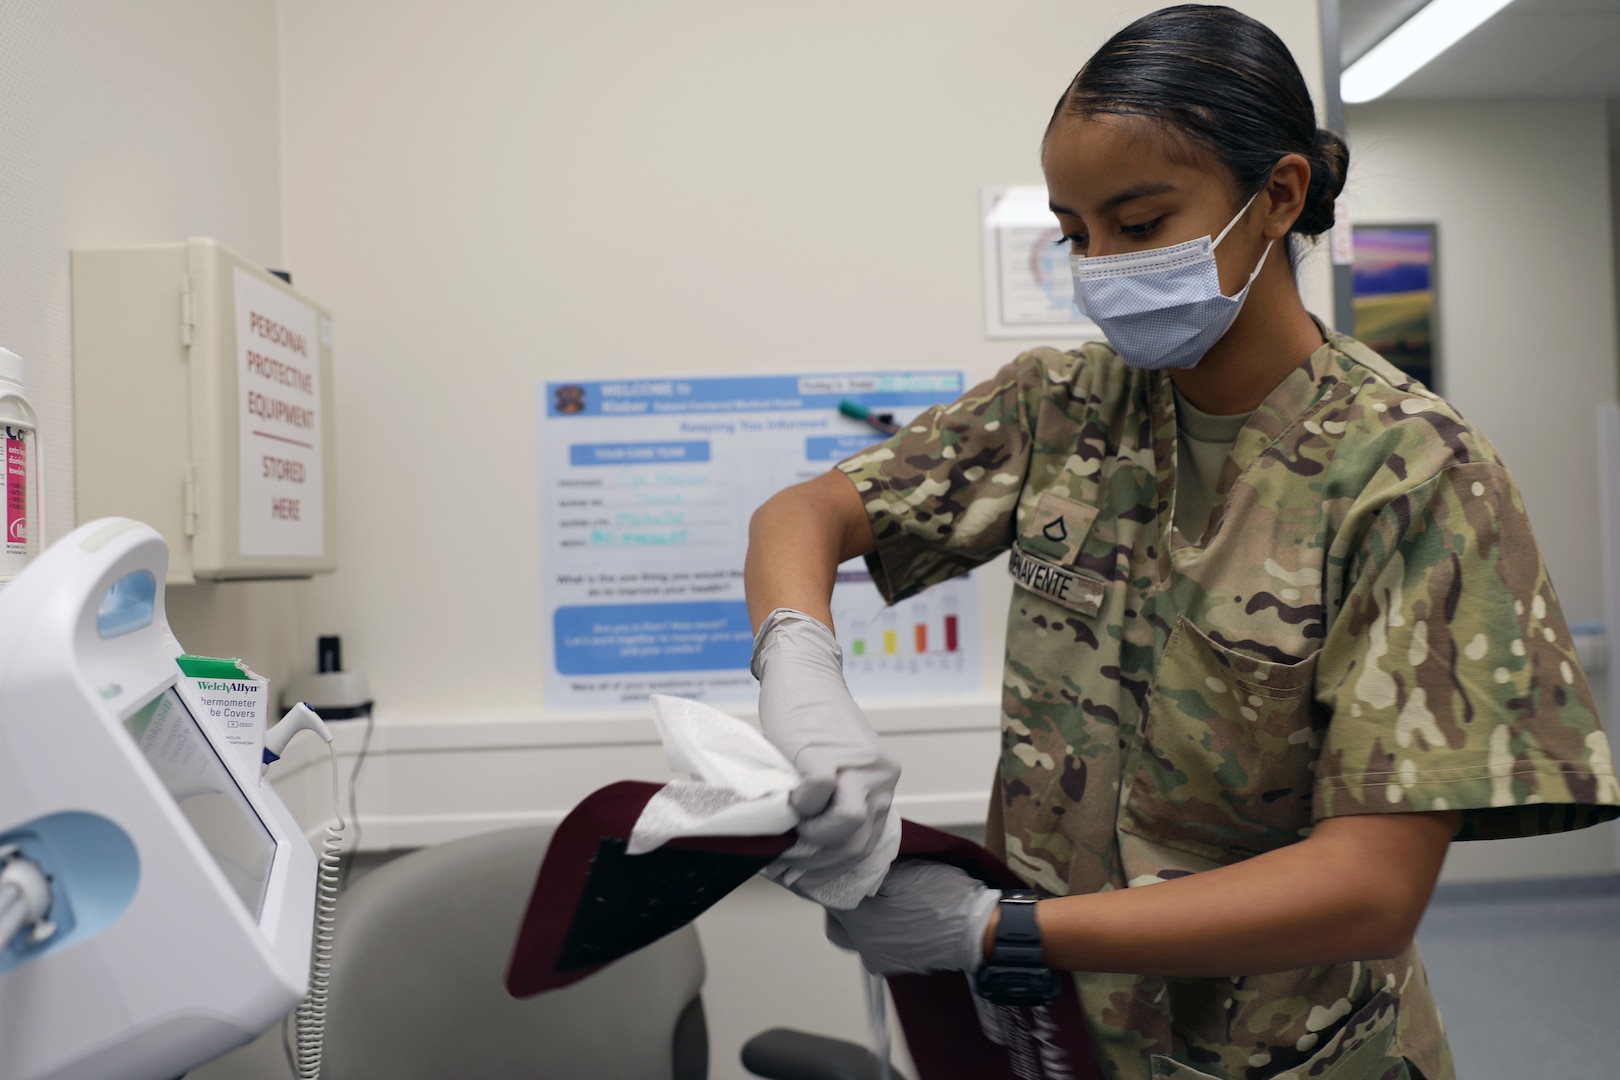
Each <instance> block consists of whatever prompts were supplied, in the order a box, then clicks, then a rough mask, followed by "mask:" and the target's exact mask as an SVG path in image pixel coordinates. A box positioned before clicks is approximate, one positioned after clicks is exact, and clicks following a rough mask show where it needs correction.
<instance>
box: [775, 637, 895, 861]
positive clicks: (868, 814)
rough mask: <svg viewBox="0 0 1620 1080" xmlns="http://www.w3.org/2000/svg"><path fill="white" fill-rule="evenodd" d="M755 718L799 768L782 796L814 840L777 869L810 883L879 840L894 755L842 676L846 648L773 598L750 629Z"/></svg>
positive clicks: (866, 851) (806, 836)
mask: <svg viewBox="0 0 1620 1080" xmlns="http://www.w3.org/2000/svg"><path fill="white" fill-rule="evenodd" d="M752 669H753V672H754V676H755V677H756V678H757V679H759V726H760V729H761V730H762V731H763V732H764V733H765V737H766V738H767V739H769V740H770V741H771V744H772V745H774V746H775V747H776V748H777V749H778V750H780V751H782V753H783V755H784V756H786V757H787V759H788V760H789V761H791V762H792V763H793V766H794V768H796V769H798V770H799V775H800V776H801V777H803V779H802V780H801V781H800V783H799V786H798V787H797V788H795V789H794V790H793V791H792V792H791V793H790V794H789V795H788V802H789V804H790V805H792V807H793V809H794V811H795V812H797V813H798V814H799V816H800V817H801V818H802V819H803V820H802V821H800V823H799V830H798V831H799V837H800V839H802V840H805V841H807V842H809V843H811V844H815V845H817V846H819V847H820V848H821V850H820V851H817V852H815V853H814V854H812V855H808V856H805V857H804V858H802V859H794V860H793V862H792V865H791V866H790V867H789V868H787V870H786V871H785V872H784V873H783V874H781V875H778V876H779V878H780V880H781V882H782V884H784V885H787V886H789V887H790V888H791V887H794V886H803V887H814V886H817V885H820V884H822V883H823V882H826V881H830V880H832V879H833V878H836V877H837V876H839V875H840V874H842V873H844V872H845V871H847V870H849V869H850V868H852V867H854V866H855V865H856V864H857V863H859V862H860V861H861V860H862V859H864V858H865V857H866V856H867V855H869V854H871V853H872V852H873V851H874V850H876V848H877V846H878V843H879V842H880V841H881V840H882V839H883V826H884V823H885V822H886V821H887V819H888V815H889V805H890V803H892V802H893V801H894V786H895V784H896V782H898V781H899V779H900V766H899V764H898V763H897V762H896V761H895V760H894V759H893V758H891V757H890V756H889V755H888V752H887V751H885V750H884V748H883V743H882V742H881V741H880V740H879V739H878V737H877V732H875V731H873V730H872V725H871V724H869V723H867V720H866V716H865V715H864V714H863V713H862V712H861V710H860V706H858V705H856V704H855V699H854V698H853V697H851V696H850V692H849V687H848V686H847V685H845V683H844V653H843V650H842V649H840V648H839V647H838V641H837V639H835V638H834V637H833V635H832V632H831V631H829V630H828V629H827V628H826V627H825V626H823V625H822V624H821V623H820V622H819V621H818V620H816V619H813V618H811V617H810V616H809V615H806V614H804V613H803V612H799V611H794V610H792V609H791V608H778V609H777V610H775V611H773V612H771V614H770V617H769V618H767V619H766V620H765V622H764V623H763V624H762V625H761V626H760V631H759V635H758V636H757V637H756V638H755V639H754V660H753V665H752Z"/></svg>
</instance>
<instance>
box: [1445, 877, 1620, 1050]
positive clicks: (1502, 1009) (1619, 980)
mask: <svg viewBox="0 0 1620 1080" xmlns="http://www.w3.org/2000/svg"><path fill="white" fill-rule="evenodd" d="M1418 948H1419V950H1420V952H1421V953H1422V956H1423V959H1424V964H1425V966H1426V967H1427V968H1428V971H1429V979H1430V981H1431V982H1432V983H1433V985H1434V991H1435V996H1436V997H1437V998H1438V999H1439V1002H1440V1011H1441V1014H1442V1016H1443V1017H1444V1019H1445V1024H1446V1030H1447V1032H1448V1034H1449V1035H1450V1039H1451V1049H1452V1054H1453V1056H1454V1057H1455V1059H1456V1064H1457V1076H1458V1077H1459V1078H1460V1080H1529V1078H1541V1077H1559V1078H1563V1077H1569V1078H1572V1080H1573V1078H1576V1077H1620V876H1610V877H1602V878H1585V879H1579V880H1570V881H1558V882H1523V883H1514V884H1503V885H1452V886H1445V887H1442V888H1441V889H1440V890H1439V891H1438V892H1437V893H1436V894H1435V898H1434V901H1433V902H1432V903H1431V905H1430V907H1429V912H1428V914H1427V915H1426V916H1425V917H1424V920H1423V925H1422V926H1421V927H1420V928H1419V930H1418Z"/></svg>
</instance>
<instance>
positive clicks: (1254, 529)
mask: <svg viewBox="0 0 1620 1080" xmlns="http://www.w3.org/2000/svg"><path fill="white" fill-rule="evenodd" d="M1328 337H1329V340H1328V343H1327V344H1325V345H1324V346H1323V347H1322V348H1320V349H1318V350H1317V351H1316V352H1315V353H1314V354H1313V355H1312V356H1311V357H1310V358H1309V359H1308V360H1307V361H1306V362H1305V363H1303V364H1302V365H1300V367H1298V368H1297V369H1295V370H1294V371H1293V372H1292V373H1291V374H1290V375H1289V376H1288V377H1287V378H1285V379H1284V380H1283V382H1282V383H1281V384H1279V385H1278V386H1277V388H1276V389H1275V390H1273V391H1272V393H1271V394H1270V395H1269V396H1268V397H1267V399H1266V400H1265V401H1264V402H1263V403H1262V404H1261V406H1260V407H1259V408H1258V409H1256V410H1255V412H1254V414H1253V415H1252V416H1251V417H1250V418H1249V421H1248V423H1247V425H1246V426H1245V427H1244V428H1243V430H1242V431H1241V432H1240V434H1239V435H1238V438H1237V442H1236V444H1235V445H1234V446H1233V449H1232V454H1231V456H1230V457H1229V459H1228V460H1227V462H1226V465H1225V468H1224V471H1223V472H1222V474H1221V476H1220V480H1219V483H1218V485H1217V489H1216V491H1215V497H1214V505H1213V507H1212V509H1211V513H1210V518H1209V523H1208V525H1207V526H1206V528H1205V532H1204V535H1203V536H1202V537H1188V536H1183V535H1181V533H1180V532H1179V531H1176V530H1174V529H1173V527H1172V521H1173V519H1174V509H1175V508H1174V500H1175V490H1176V484H1175V475H1176V418H1175V407H1174V401H1173V396H1172V390H1171V383H1170V380H1169V378H1168V376H1167V375H1166V374H1164V373H1150V372H1143V371H1139V370H1135V369H1132V368H1129V367H1127V366H1125V365H1124V364H1122V363H1121V362H1120V361H1119V359H1118V357H1117V356H1115V354H1114V353H1113V351H1112V350H1111V349H1109V348H1108V347H1107V346H1105V345H1088V346H1086V347H1084V348H1082V349H1080V350H1079V351H1077V352H1073V353H1067V354H1065V353H1060V352H1057V351H1055V350H1052V349H1036V350H1033V351H1031V352H1029V353H1026V354H1024V355H1023V356H1021V357H1019V358H1018V359H1017V360H1016V361H1014V362H1013V363H1012V364H1010V365H1008V366H1007V367H1005V368H1004V369H1002V371H1001V372H1000V373H999V374H998V375H996V376H995V377H994V378H993V379H991V380H990V381H988V382H986V383H984V384H982V385H980V386H978V387H976V388H974V389H973V390H971V391H969V392H968V393H967V394H966V395H965V396H963V397H962V398H961V399H960V400H958V401H956V402H954V403H952V404H949V405H944V406H940V407H938V408H936V409H933V410H931V411H929V412H927V413H925V414H923V415H922V416H921V417H920V418H919V419H917V420H916V421H915V422H914V423H912V424H911V425H909V426H908V427H907V428H906V429H904V430H903V431H902V432H900V433H899V434H898V435H896V436H894V437H893V438H892V439H890V440H888V441H887V442H884V443H880V444H879V445H877V446H875V447H873V448H872V449H870V450H867V451H865V452H864V453H861V454H858V455H856V456H855V457H852V458H850V459H849V460H848V461H845V462H843V463H842V464H841V465H840V466H839V467H840V468H841V469H842V470H843V471H844V472H845V473H847V474H848V475H849V476H850V478H851V479H852V480H853V481H854V483H855V485H856V488H857V489H858V490H859V491H860V493H861V495H862V498H863V499H864V501H865V504H866V508H867V511H868V514H869V515H870V520H871V523H872V527H873V531H874V533H875V535H876V537H877V551H876V553H875V554H874V555H873V556H872V557H871V559H870V562H871V566H872V573H873V577H874V579H875V580H876V581H877V582H878V583H879V587H880V589H882V590H883V592H884V595H885V597H886V598H887V599H888V600H890V601H891V602H892V601H895V600H899V599H902V598H904V597H906V596H909V595H911V594H913V593H916V592H918V591H919V590H921V589H924V588H926V587H927V586H929V585H931V584H933V583H934V582H938V581H943V580H945V579H947V578H949V577H951V576H953V575H956V574H960V573H963V572H965V571H967V570H969V569H971V568H973V567H975V566H977V565H979V564H980V563H982V562H984V561H985V560H987V559H990V558H992V557H993V556H995V555H997V554H999V553H1001V552H1005V551H1009V550H1010V551H1011V559H1010V562H1009V568H1010V570H1011V572H1012V574H1013V576H1014V578H1015V583H1016V587H1015V588H1014V590H1013V600H1012V605H1011V609H1010V611H1009V612H1008V621H1007V658H1006V668H1005V675H1004V680H1003V692H1002V753H1001V759H1000V769H999V777H998V780H999V790H1000V800H999V808H1000V810H1001V825H1000V832H1001V833H1002V834H1003V839H1004V854H1005V857H1006V859H1007V861H1008V862H1009V864H1010V865H1011V866H1012V867H1013V868H1014V869H1015V870H1016V871H1017V872H1018V873H1019V874H1020V875H1021V876H1022V877H1023V878H1024V879H1025V880H1026V881H1028V882H1029V883H1030V884H1031V885H1033V886H1035V887H1038V888H1040V889H1043V890H1045V891H1046V892H1048V893H1051V894H1054V895H1064V894H1071V893H1086V892H1094V891H1099V890H1105V889H1120V888H1127V887H1131V888H1135V887H1140V886H1146V885H1152V884H1154V883H1157V882H1161V881H1164V880H1166V879H1168V878H1172V877H1177V876H1182V875H1186V874H1190V873H1197V872H1199V871H1201V870H1206V869H1210V868H1213V867H1216V866H1221V865H1224V864H1228V863H1232V862H1236V861H1238V860H1241V859H1244V858H1247V857H1249V856H1252V855H1255V854H1258V853H1261V852H1265V851H1269V850H1272V849H1275V848H1277V847H1280V846H1282V845H1284V844H1291V843H1294V842H1296V841H1298V840H1299V839H1301V838H1302V837H1305V836H1307V835H1309V833H1310V831H1311V827H1312V824H1313V823H1314V822H1315V821H1317V820H1320V819H1321V818H1324V817H1331V816H1335V815H1342V814H1365V813H1382V812H1401V811H1429V810H1445V809H1452V810H1459V811H1462V812H1463V816H1464V824H1463V827H1462V832H1461V833H1460V834H1459V838H1461V839H1474V838H1490V837H1508V836H1521V835H1528V834H1533V833H1540V832H1548V831H1555V830H1560V829H1568V828H1575V827H1579V826H1583V825H1589V824H1593V823H1595V822H1598V821H1603V820H1607V819H1609V818H1611V817H1614V816H1616V814H1617V812H1620V811H1617V810H1616V809H1615V807H1616V805H1617V804H1620V785H1617V783H1616V780H1615V774H1614V770H1613V766H1612V763H1611V759H1610V753H1609V745H1608V743H1607V741H1606V740H1605V737H1604V734H1603V732H1602V731H1601V730H1600V728H1599V725H1598V719H1597V715H1596V712H1595V709H1594V706H1593V702H1592V696H1591V691H1590V690H1589V689H1588V687H1587V684H1586V680H1585V677H1584V675H1583V674H1582V672H1581V670H1580V667H1579V665H1578V664H1577V662H1576V658H1575V652H1574V645H1573V642H1572V640H1571V637H1570V631H1569V628H1568V627H1567V625H1566V624H1565V621H1564V618H1563V614H1562V612H1561V611H1560V609H1559V606H1558V601H1557V598H1556V597H1555V596H1554V594H1553V589H1552V584H1551V582H1550V581H1549V580H1548V578H1547V573H1546V571H1545V569H1544V568H1543V566H1542V562H1541V558H1540V556H1539V555H1538V553H1537V551H1536V547H1535V542H1534V540H1533V539H1532V537H1531V535H1530V527H1529V523H1528V522H1527V520H1526V517H1525V511H1524V505H1523V502H1522V500H1521V498H1520V495H1519V492H1518V491H1517V489H1516V488H1515V487H1514V485H1513V481H1512V480H1511V479H1510V478H1509V477H1508V474H1507V472H1506V470H1505V469H1504V468H1503V466H1502V463H1501V461H1500V459H1499V458H1498V457H1497V454H1496V452H1495V451H1494V450H1493V449H1492V447H1491V446H1490V444H1489V443H1487V442H1486V441H1485V439H1484V438H1483V437H1482V436H1481V435H1479V434H1478V433H1477V432H1475V431H1474V430H1473V429H1472V428H1470V427H1469V425H1468V424H1467V422H1465V421H1464V420H1463V419H1462V418H1461V417H1460V416H1459V415H1458V414H1457V413H1456V412H1455V411H1454V410H1453V409H1452V408H1451V407H1450V406H1449V405H1448V404H1447V403H1446V402H1445V401H1443V400H1442V399H1440V398H1438V397H1436V396H1435V395H1434V394H1432V393H1430V392H1429V391H1428V390H1426V389H1425V388H1423V387H1422V386H1421V385H1420V384H1418V383H1415V382H1412V381H1411V380H1409V379H1408V378H1407V377H1405V376H1404V375H1402V374H1401V372H1400V371H1398V370H1397V369H1396V368H1394V367H1392V366H1391V365H1390V364H1388V363H1387V362H1385V361H1384V360H1383V359H1381V358H1380V357H1378V356H1377V355H1376V354H1374V353H1372V352H1371V351H1369V350H1368V349H1367V348H1366V347H1365V346H1363V345H1361V344H1360V343H1358V342H1355V341H1353V340H1351V339H1349V338H1345V337H1342V336H1339V335H1335V334H1329V335H1328ZM994 817H995V815H994V814H993V815H992V819H993V820H992V831H995V828H994V826H995V822H994ZM996 839H997V838H996V837H992V846H997V845H996V843H995V840H996ZM1075 977H1076V979H1077V980H1078V982H1079V986H1080V991H1081V995H1082V999H1083V1001H1084V1003H1085V1005H1086V1010H1087V1014H1088V1017H1089V1018H1090V1021H1091V1023H1092V1026H1093V1033H1094V1035H1095V1037H1096V1039H1097V1045H1098V1048H1099V1052H1100V1054H1101V1055H1102V1057H1103V1059H1104V1064H1105V1066H1106V1068H1107V1069H1108V1071H1109V1073H1110V1075H1111V1076H1114V1077H1118V1078H1126V1077H1147V1076H1153V1077H1221V1078H1233V1080H1235V1078H1239V1077H1242V1078H1246V1080H1258V1078H1261V1077H1288V1078H1293V1077H1295V1076H1298V1077H1305V1076H1310V1077H1329V1078H1335V1080H1363V1078H1372V1077H1379V1078H1383V1077H1401V1076H1409V1075H1410V1076H1418V1075H1421V1076H1424V1077H1428V1078H1429V1080H1441V1078H1448V1077H1450V1076H1451V1075H1452V1066H1451V1061H1450V1055H1449V1052H1448V1050H1447V1048H1446V1044H1445V1037H1444V1035H1443V1033H1442V1032H1441V1029H1440V1024H1439V1016H1438V1013H1437V1011H1436V1008H1435V1005H1434V1002H1433V999H1432V997H1431V994H1430V992H1429V988H1428V984H1427V981H1426V978H1425V975H1424V972H1423V968H1422V965H1421V963H1420V962H1419V960H1418V957H1417V953H1416V951H1415V950H1413V949H1409V950H1407V951H1406V952H1405V953H1403V954H1402V955H1400V956H1398V957H1396V958H1394V959H1392V960H1383V961H1367V962H1364V963H1363V962H1357V963H1344V964H1332V965H1325V966H1321V967H1315V968H1310V969H1304V970H1298V971H1287V972H1280V973H1277V974H1271V975H1263V976H1251V977H1242V978H1226V979H1193V978H1160V977H1139V976H1121V975H1098V974H1090V973H1080V974H1077V975H1076V976H1075Z"/></svg>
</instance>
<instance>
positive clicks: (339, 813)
mask: <svg viewBox="0 0 1620 1080" xmlns="http://www.w3.org/2000/svg"><path fill="white" fill-rule="evenodd" d="M326 751H327V753H328V754H330V755H331V756H332V813H333V814H334V815H336V817H337V824H336V825H328V826H327V827H326V839H325V840H324V841H322V842H321V858H320V869H319V873H318V875H317V877H316V881H315V949H314V955H313V957H312V958H311V960H310V964H309V995H308V996H307V997H305V998H304V1000H303V1001H302V1002H300V1003H299V1005H298V1011H297V1013H296V1021H295V1024H296V1027H297V1031H298V1035H297V1041H298V1051H297V1061H296V1063H295V1068H296V1070H297V1073H298V1080H317V1078H318V1077H319V1076H320V1075H321V1053H322V1049H323V1045H324V1043H325V1041H326V998H327V993H328V991H329V990H330V989H331V985H332V942H333V940H334V939H335V938H336V936H337V898H338V882H339V880H340V879H341V877H342V873H343V870H342V866H343V834H344V831H345V830H346V829H347V828H348V823H347V822H346V821H344V819H343V806H342V802H341V800H340V799H339V796H338V779H337V777H338V763H337V751H336V750H335V749H333V747H332V744H331V743H327V744H326Z"/></svg>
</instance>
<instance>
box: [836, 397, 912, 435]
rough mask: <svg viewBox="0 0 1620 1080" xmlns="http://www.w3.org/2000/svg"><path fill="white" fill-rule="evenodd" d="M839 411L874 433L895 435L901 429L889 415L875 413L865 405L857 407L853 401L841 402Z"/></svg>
mask: <svg viewBox="0 0 1620 1080" xmlns="http://www.w3.org/2000/svg"><path fill="white" fill-rule="evenodd" d="M838 411H839V412H841V413H843V414H844V415H845V416H847V417H849V418H850V419H852V420H859V421H860V422H861V423H863V424H866V425H867V426H868V427H870V428H872V429H873V430H874V431H881V432H883V434H885V435H893V434H894V433H895V432H897V431H899V430H900V428H899V427H898V426H897V425H896V424H895V423H894V418H893V416H892V415H891V414H889V413H874V412H873V411H872V410H871V409H868V408H867V407H866V406H865V405H857V404H855V403H854V402H853V401H840V402H839V403H838Z"/></svg>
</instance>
